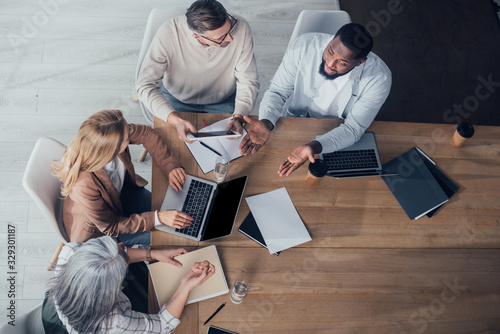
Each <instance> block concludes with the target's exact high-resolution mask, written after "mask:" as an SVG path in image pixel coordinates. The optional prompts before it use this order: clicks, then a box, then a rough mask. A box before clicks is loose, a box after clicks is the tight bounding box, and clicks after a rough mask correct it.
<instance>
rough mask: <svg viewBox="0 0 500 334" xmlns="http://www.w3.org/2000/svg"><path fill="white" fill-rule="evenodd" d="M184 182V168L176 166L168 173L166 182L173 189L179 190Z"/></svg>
mask: <svg viewBox="0 0 500 334" xmlns="http://www.w3.org/2000/svg"><path fill="white" fill-rule="evenodd" d="M184 182H186V171H184V168H182V167H177V168H174V169H172V170H171V171H170V173H168V183H169V184H170V185H171V186H172V188H174V189H175V191H179V190H181V189H182V186H183V185H184Z"/></svg>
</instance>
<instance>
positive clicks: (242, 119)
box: [231, 114, 247, 128]
mask: <svg viewBox="0 0 500 334" xmlns="http://www.w3.org/2000/svg"><path fill="white" fill-rule="evenodd" d="M236 115H239V114H233V117H232V118H231V121H233V120H235V119H236V120H237V121H238V122H240V124H241V127H242V128H244V127H245V124H247V122H245V119H244V118H243V116H241V117H236Z"/></svg>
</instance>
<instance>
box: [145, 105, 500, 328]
mask: <svg viewBox="0 0 500 334" xmlns="http://www.w3.org/2000/svg"><path fill="white" fill-rule="evenodd" d="M182 115H183V117H184V118H185V119H188V120H190V121H191V122H192V123H193V124H194V125H195V126H197V127H198V128H202V127H203V118H204V119H205V120H206V122H207V123H208V124H211V123H213V122H215V121H217V120H220V119H222V118H224V117H228V115H213V114H189V113H183V114H182ZM337 125H338V121H336V120H324V119H321V120H319V119H303V118H301V119H299V118H282V119H281V120H280V121H279V122H278V125H277V127H276V129H275V131H273V132H272V134H271V138H270V140H269V142H268V143H267V144H266V145H265V146H264V147H263V148H262V149H261V150H260V151H259V152H258V153H257V154H255V155H251V156H248V157H243V158H240V159H237V160H235V161H234V162H232V163H231V164H230V166H229V173H228V177H229V178H234V177H237V176H240V175H248V183H247V187H246V190H245V195H244V197H247V196H251V195H255V194H260V193H264V192H268V191H271V190H274V189H278V188H281V187H286V189H287V191H288V193H289V195H290V197H291V199H292V201H293V203H294V205H295V207H296V208H297V211H298V212H299V214H300V216H301V218H302V220H303V221H304V223H305V225H306V227H307V229H308V231H309V233H310V234H311V237H312V241H310V242H308V243H305V244H302V245H300V246H299V247H294V248H292V249H288V250H285V251H283V252H282V253H281V255H279V256H275V255H270V254H269V252H268V251H267V250H266V249H264V248H262V247H260V246H259V245H257V244H256V243H254V242H253V241H252V240H250V239H248V238H247V237H245V236H244V235H242V234H241V233H239V232H238V231H237V227H239V225H240V224H241V222H242V220H243V219H244V218H245V217H246V215H247V214H248V212H249V208H248V205H247V204H246V202H245V201H244V200H243V201H242V204H241V207H240V210H239V213H238V217H237V221H236V225H235V229H234V230H233V233H232V234H231V236H230V237H227V238H223V239H220V240H217V241H215V242H211V243H208V242H205V243H203V242H201V243H198V242H192V241H190V240H187V239H184V238H179V237H175V236H172V235H170V234H167V233H164V232H160V231H156V232H153V234H152V244H153V245H154V246H155V247H161V246H165V247H167V246H168V247H172V246H190V247H193V249H194V248H197V247H201V246H206V245H208V244H215V245H217V247H218V250H219V254H220V257H221V261H222V265H223V267H224V272H225V274H226V278H227V281H228V284H229V285H232V283H233V282H234V281H235V280H236V279H237V278H239V277H244V278H246V279H247V280H248V281H249V282H250V286H251V288H250V292H249V294H248V296H247V297H246V299H245V300H244V302H243V303H242V304H240V305H235V304H233V303H231V302H230V301H229V294H228V295H224V296H220V297H216V298H212V299H209V300H205V301H202V302H200V303H196V304H194V305H189V306H187V307H186V310H185V312H184V314H183V316H182V319H181V320H182V322H181V325H180V326H179V327H178V328H177V330H176V333H190V334H191V333H206V330H207V329H206V328H207V326H203V322H204V321H205V320H206V319H207V318H208V317H209V316H210V314H211V313H212V312H213V311H215V309H216V308H217V307H218V306H219V305H220V304H221V303H223V302H225V301H227V302H228V303H227V305H226V307H225V308H224V309H223V310H222V311H221V312H220V313H219V314H218V315H217V316H216V317H215V318H214V319H213V320H212V321H211V322H210V324H212V325H216V326H219V327H222V328H226V329H229V330H233V331H235V332H238V333H424V332H425V333H498V332H496V331H500V128H499V127H487V126H477V127H476V134H475V135H474V137H473V138H472V139H469V140H468V141H467V143H466V144H465V146H463V147H462V148H460V149H455V148H452V147H451V146H450V145H449V139H450V138H451V135H452V134H453V131H454V125H450V124H417V123H394V122H374V123H373V124H372V126H371V127H370V128H369V129H368V131H371V132H374V133H375V135H376V140H377V145H378V148H379V152H380V155H381V160H382V163H384V162H387V161H389V160H391V159H393V158H394V157H396V156H398V155H400V154H402V153H404V152H406V151H407V150H409V149H410V148H412V147H413V146H418V147H419V148H420V149H422V150H423V151H424V152H425V153H426V154H427V155H429V156H430V157H431V158H432V159H433V160H434V161H435V162H436V163H437V165H438V166H439V167H440V169H441V170H443V171H444V172H445V173H446V174H447V175H448V176H449V177H450V178H452V179H453V180H454V181H455V182H456V183H457V184H459V185H460V190H459V192H458V193H457V194H456V195H455V196H453V197H452V199H451V201H450V202H449V203H447V204H446V205H445V207H444V208H442V209H441V210H440V211H439V212H438V214H436V215H435V216H434V217H432V218H427V217H423V218H421V219H419V220H416V221H412V220H409V219H408V217H407V216H406V214H405V213H404V211H403V209H402V208H401V207H400V205H399V204H398V202H397V201H396V199H395V198H394V196H393V195H392V193H391V192H390V191H389V189H388V187H387V186H386V184H385V183H384V182H383V181H382V180H381V179H380V178H376V177H374V178H358V179H344V180H337V179H334V178H330V177H325V178H323V179H322V180H321V182H320V184H319V185H317V186H313V187H310V186H308V185H306V183H305V182H304V178H305V175H306V170H307V164H306V165H304V166H303V167H301V168H300V169H299V170H297V171H296V172H295V173H293V174H292V175H291V176H289V177H282V178H280V177H279V176H278V175H277V173H276V172H277V169H278V166H279V165H280V163H281V162H282V161H284V159H285V158H286V156H287V154H288V153H289V152H290V151H291V150H292V149H294V148H295V147H297V146H298V145H300V144H303V143H306V142H309V141H310V140H311V139H312V138H314V137H315V135H316V134H321V133H324V132H327V131H328V130H330V129H331V128H333V127H335V126H337ZM154 127H155V129H156V131H157V133H158V134H160V135H161V136H162V137H163V138H164V140H165V141H166V142H167V143H168V144H169V145H170V147H171V148H172V149H173V151H174V152H175V155H176V156H177V157H178V158H179V159H180V160H181V162H182V163H183V165H184V167H185V168H186V171H187V172H188V173H189V174H192V175H196V176H199V177H203V178H207V179H211V178H212V173H208V174H206V175H204V174H203V173H202V172H201V170H200V169H199V167H198V165H197V164H196V162H195V161H194V159H193V158H192V156H191V154H190V153H189V151H188V149H187V148H186V146H185V145H184V143H182V142H180V141H179V140H178V139H177V134H176V133H175V130H174V129H173V128H172V127H171V126H170V125H168V124H166V123H164V122H163V121H160V120H158V119H155V124H154ZM167 185H168V183H167V179H166V177H165V176H164V175H162V173H161V172H160V170H159V168H158V167H157V166H156V165H154V167H153V185H152V190H153V204H152V206H153V209H158V208H159V207H160V206H161V203H162V201H163V196H164V194H165V191H166V187H167ZM152 299H153V298H150V300H152ZM150 310H151V311H156V310H157V307H156V305H154V302H153V303H151V305H150ZM495 330H496V331H495Z"/></svg>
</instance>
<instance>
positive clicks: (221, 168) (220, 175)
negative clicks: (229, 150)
mask: <svg viewBox="0 0 500 334" xmlns="http://www.w3.org/2000/svg"><path fill="white" fill-rule="evenodd" d="M229 161H230V160H229V157H228V156H227V155H221V156H218V157H217V159H215V168H214V174H213V176H214V180H215V182H222V181H224V179H225V178H226V174H227V168H228V167H229Z"/></svg>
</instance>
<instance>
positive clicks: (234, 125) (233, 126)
mask: <svg viewBox="0 0 500 334" xmlns="http://www.w3.org/2000/svg"><path fill="white" fill-rule="evenodd" d="M242 124H245V122H244V121H243V117H242V116H241V115H240V114H236V115H234V116H233V118H232V119H231V120H229V123H227V127H226V131H234V132H238V133H241V134H243V126H242ZM240 137H241V136H239V137H231V138H228V139H229V140H236V139H240Z"/></svg>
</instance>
